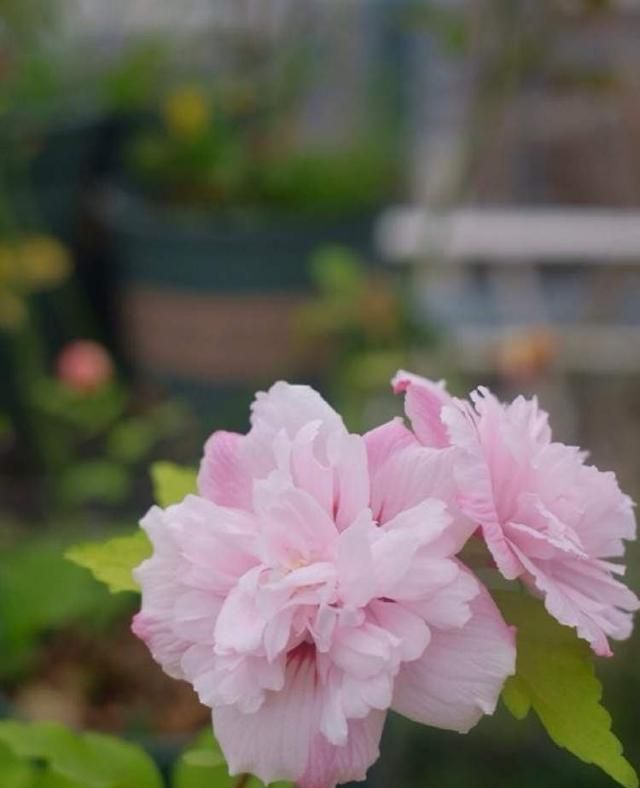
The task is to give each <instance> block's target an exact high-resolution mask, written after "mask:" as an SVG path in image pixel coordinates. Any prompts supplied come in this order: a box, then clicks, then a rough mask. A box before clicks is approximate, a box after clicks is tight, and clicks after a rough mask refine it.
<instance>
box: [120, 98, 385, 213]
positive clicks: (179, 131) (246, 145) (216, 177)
mask: <svg viewBox="0 0 640 788" xmlns="http://www.w3.org/2000/svg"><path fill="white" fill-rule="evenodd" d="M273 101H274V97H273V96H272V95H269V94H268V93H267V92H261V91H260V90H259V89H257V88H256V86H255V85H252V86H246V89H243V88H242V86H240V85H235V86H230V85H227V86H224V87H223V86H222V85H220V86H218V88H217V89H216V91H215V92H212V91H211V90H210V89H209V88H207V89H206V90H205V89H203V88H201V87H200V86H198V85H183V86H181V87H178V88H177V89H175V90H174V91H173V92H172V93H170V94H169V95H168V96H167V97H166V99H165V101H164V102H162V103H161V106H160V108H159V112H158V118H157V122H156V123H155V124H154V126H153V127H151V128H146V129H144V130H142V131H141V132H140V133H139V134H138V135H137V137H136V138H134V139H133V140H132V142H131V144H130V146H129V149H128V153H127V159H128V162H129V166H130V169H131V171H132V174H133V176H134V179H135V180H136V181H138V182H139V183H140V185H141V186H142V187H143V189H145V190H147V191H148V192H149V193H151V194H153V195H154V197H156V198H158V197H160V199H161V200H162V201H164V202H173V203H177V204H181V205H189V206H196V207H199V208H205V209H206V208H210V207H211V206H215V207H216V208H217V209H218V212H220V211H227V212H229V214H232V215H240V216H241V217H242V218H245V217H246V215H251V214H255V213H256V212H258V211H259V212H261V213H264V212H265V211H266V212H268V213H269V214H278V213H282V212H286V213H288V214H293V215H302V216H305V215H321V216H331V215H342V214H345V213H354V212H355V213H358V212H362V211H364V210H368V209H371V208H375V207H377V206H379V205H380V204H381V203H382V202H383V201H384V200H385V199H388V197H389V193H390V191H392V187H393V184H394V183H395V182H396V181H397V174H398V168H397V163H396V160H395V157H394V156H392V155H391V154H390V151H389V150H388V145H387V144H386V143H384V142H381V135H380V134H378V135H376V137H375V139H374V138H373V137H372V135H370V134H368V135H367V136H366V137H363V138H361V139H358V140H356V141H355V142H354V143H352V144H351V145H349V146H348V147H346V148H345V147H343V148H340V149H329V148H320V147H318V148H316V149H313V150H305V151H296V150H294V149H293V148H292V146H291V144H290V142H289V138H290V133H289V128H288V125H287V121H288V120H289V119H288V118H287V117H285V116H284V115H285V113H284V111H283V110H284V108H283V107H282V106H281V105H280V106H278V107H275V106H273Z"/></svg>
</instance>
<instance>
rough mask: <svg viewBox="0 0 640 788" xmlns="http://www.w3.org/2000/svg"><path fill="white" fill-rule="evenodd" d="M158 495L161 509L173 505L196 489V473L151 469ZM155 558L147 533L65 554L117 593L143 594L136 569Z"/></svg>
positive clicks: (165, 466) (161, 465)
mask: <svg viewBox="0 0 640 788" xmlns="http://www.w3.org/2000/svg"><path fill="white" fill-rule="evenodd" d="M151 478H152V480H153V488H154V495H155V498H156V501H157V502H158V504H159V505H160V506H163V507H166V506H170V505H171V504H172V503H176V502H178V501H181V500H182V499H183V498H184V497H185V495H188V494H189V493H191V492H195V490H196V485H197V482H196V471H195V470H194V469H193V468H184V467H182V466H180V465H175V464H174V463H171V462H156V463H154V464H153V465H152V467H151ZM150 555H151V544H150V542H149V539H148V537H147V535H146V534H145V533H144V531H141V530H138V531H136V532H135V533H133V534H131V535H130V536H116V537H114V538H112V539H108V540H107V541H106V542H87V543H85V544H80V545H75V546H74V547H71V548H70V549H69V550H67V552H66V553H65V556H66V557H67V558H68V559H69V560H70V561H73V563H75V564H78V566H82V567H84V568H85V569H88V570H89V571H90V572H91V573H92V574H93V576H94V577H95V578H96V580H99V581H100V582H102V583H105V585H107V586H108V587H109V590H110V591H112V592H113V593H117V592H119V591H139V590H140V589H139V588H138V584H137V583H136V581H135V580H134V578H133V574H132V572H133V570H134V569H135V568H136V566H138V565H139V564H140V563H142V561H144V559H145V558H148V557H149V556H150Z"/></svg>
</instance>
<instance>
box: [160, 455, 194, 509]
mask: <svg viewBox="0 0 640 788" xmlns="http://www.w3.org/2000/svg"><path fill="white" fill-rule="evenodd" d="M151 479H152V481H153V495H154V498H155V500H156V503H157V504H158V505H159V506H162V507H163V508H165V507H167V506H171V504H173V503H178V502H179V501H181V500H182V499H183V498H184V497H185V496H186V495H189V494H190V493H195V492H196V489H197V471H196V470H194V469H193V468H184V467H182V466H180V465H176V464H175V463H173V462H154V463H153V465H152V466H151Z"/></svg>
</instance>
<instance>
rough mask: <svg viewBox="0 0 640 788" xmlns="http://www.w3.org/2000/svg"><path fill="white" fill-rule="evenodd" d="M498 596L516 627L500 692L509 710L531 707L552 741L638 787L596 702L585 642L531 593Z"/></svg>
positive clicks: (518, 713)
mask: <svg viewBox="0 0 640 788" xmlns="http://www.w3.org/2000/svg"><path fill="white" fill-rule="evenodd" d="M496 598H497V599H496V601H497V603H498V605H499V606H500V609H501V610H502V613H503V615H504V617H505V619H506V620H507V621H508V622H509V623H510V624H514V625H515V626H516V627H517V630H518V635H517V647H518V659H517V671H516V675H515V676H513V677H512V678H510V679H509V680H508V681H507V683H506V685H505V688H504V691H503V695H502V698H503V701H504V703H505V705H506V706H507V708H508V709H509V711H510V712H511V713H512V714H513V715H514V717H516V718H517V719H523V718H524V717H526V715H527V714H528V712H529V710H530V709H531V708H532V709H533V710H534V711H535V712H536V714H537V715H538V717H539V718H540V721H541V722H542V724H543V725H544V727H545V728H546V730H547V732H548V733H549V735H550V736H551V738H552V739H553V741H554V742H555V743H556V744H558V745H559V746H560V747H564V748H566V749H567V750H569V751H570V752H572V753H573V754H574V755H576V756H577V757H578V758H580V759H581V760H583V761H585V762H586V763H593V764H595V765H597V766H599V767H600V768H601V769H603V770H604V771H605V772H606V773H607V774H608V775H609V776H611V777H612V778H613V779H614V780H616V781H617V782H618V783H620V785H623V786H625V788H637V786H638V777H637V775H636V773H635V771H634V769H633V768H632V766H631V765H630V764H629V763H628V761H626V760H625V758H624V757H623V755H622V745H621V744H620V742H619V741H618V739H617V738H616V737H615V736H614V734H613V733H612V731H611V717H610V715H609V713H608V712H607V711H606V709H605V708H604V706H602V705H601V703H600V699H601V696H602V686H601V684H600V682H599V681H598V679H597V677H596V675H595V673H594V668H593V663H592V655H591V651H590V649H589V646H588V645H587V643H585V642H584V641H582V640H580V639H579V638H578V636H577V634H576V633H575V631H574V630H573V629H570V628H568V627H563V626H561V625H560V624H558V623H557V622H556V621H555V620H554V619H553V618H551V616H550V615H549V614H548V613H547V612H546V610H545V609H544V607H543V605H542V604H541V603H540V602H538V601H536V600H534V599H532V598H531V597H528V596H525V595H524V594H516V593H510V592H500V593H497V594H496Z"/></svg>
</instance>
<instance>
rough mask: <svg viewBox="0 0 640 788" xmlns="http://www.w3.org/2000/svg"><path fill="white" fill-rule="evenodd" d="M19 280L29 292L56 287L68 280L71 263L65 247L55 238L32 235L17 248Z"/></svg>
mask: <svg viewBox="0 0 640 788" xmlns="http://www.w3.org/2000/svg"><path fill="white" fill-rule="evenodd" d="M16 252H17V254H16V262H17V264H18V265H19V270H18V272H17V273H18V279H19V281H20V283H21V284H22V285H23V287H26V288H27V289H28V290H45V289H48V288H50V287H55V286H56V285H58V284H60V283H61V282H62V281H64V279H66V278H67V276H68V275H69V272H70V270H71V261H70V259H69V254H68V253H67V250H66V249H65V247H64V246H63V245H62V244H61V243H60V242H59V241H57V240H56V239H55V238H50V237H48V236H46V235H32V236H30V237H28V238H25V239H24V240H23V241H22V242H21V243H20V244H18V246H17V247H16Z"/></svg>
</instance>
